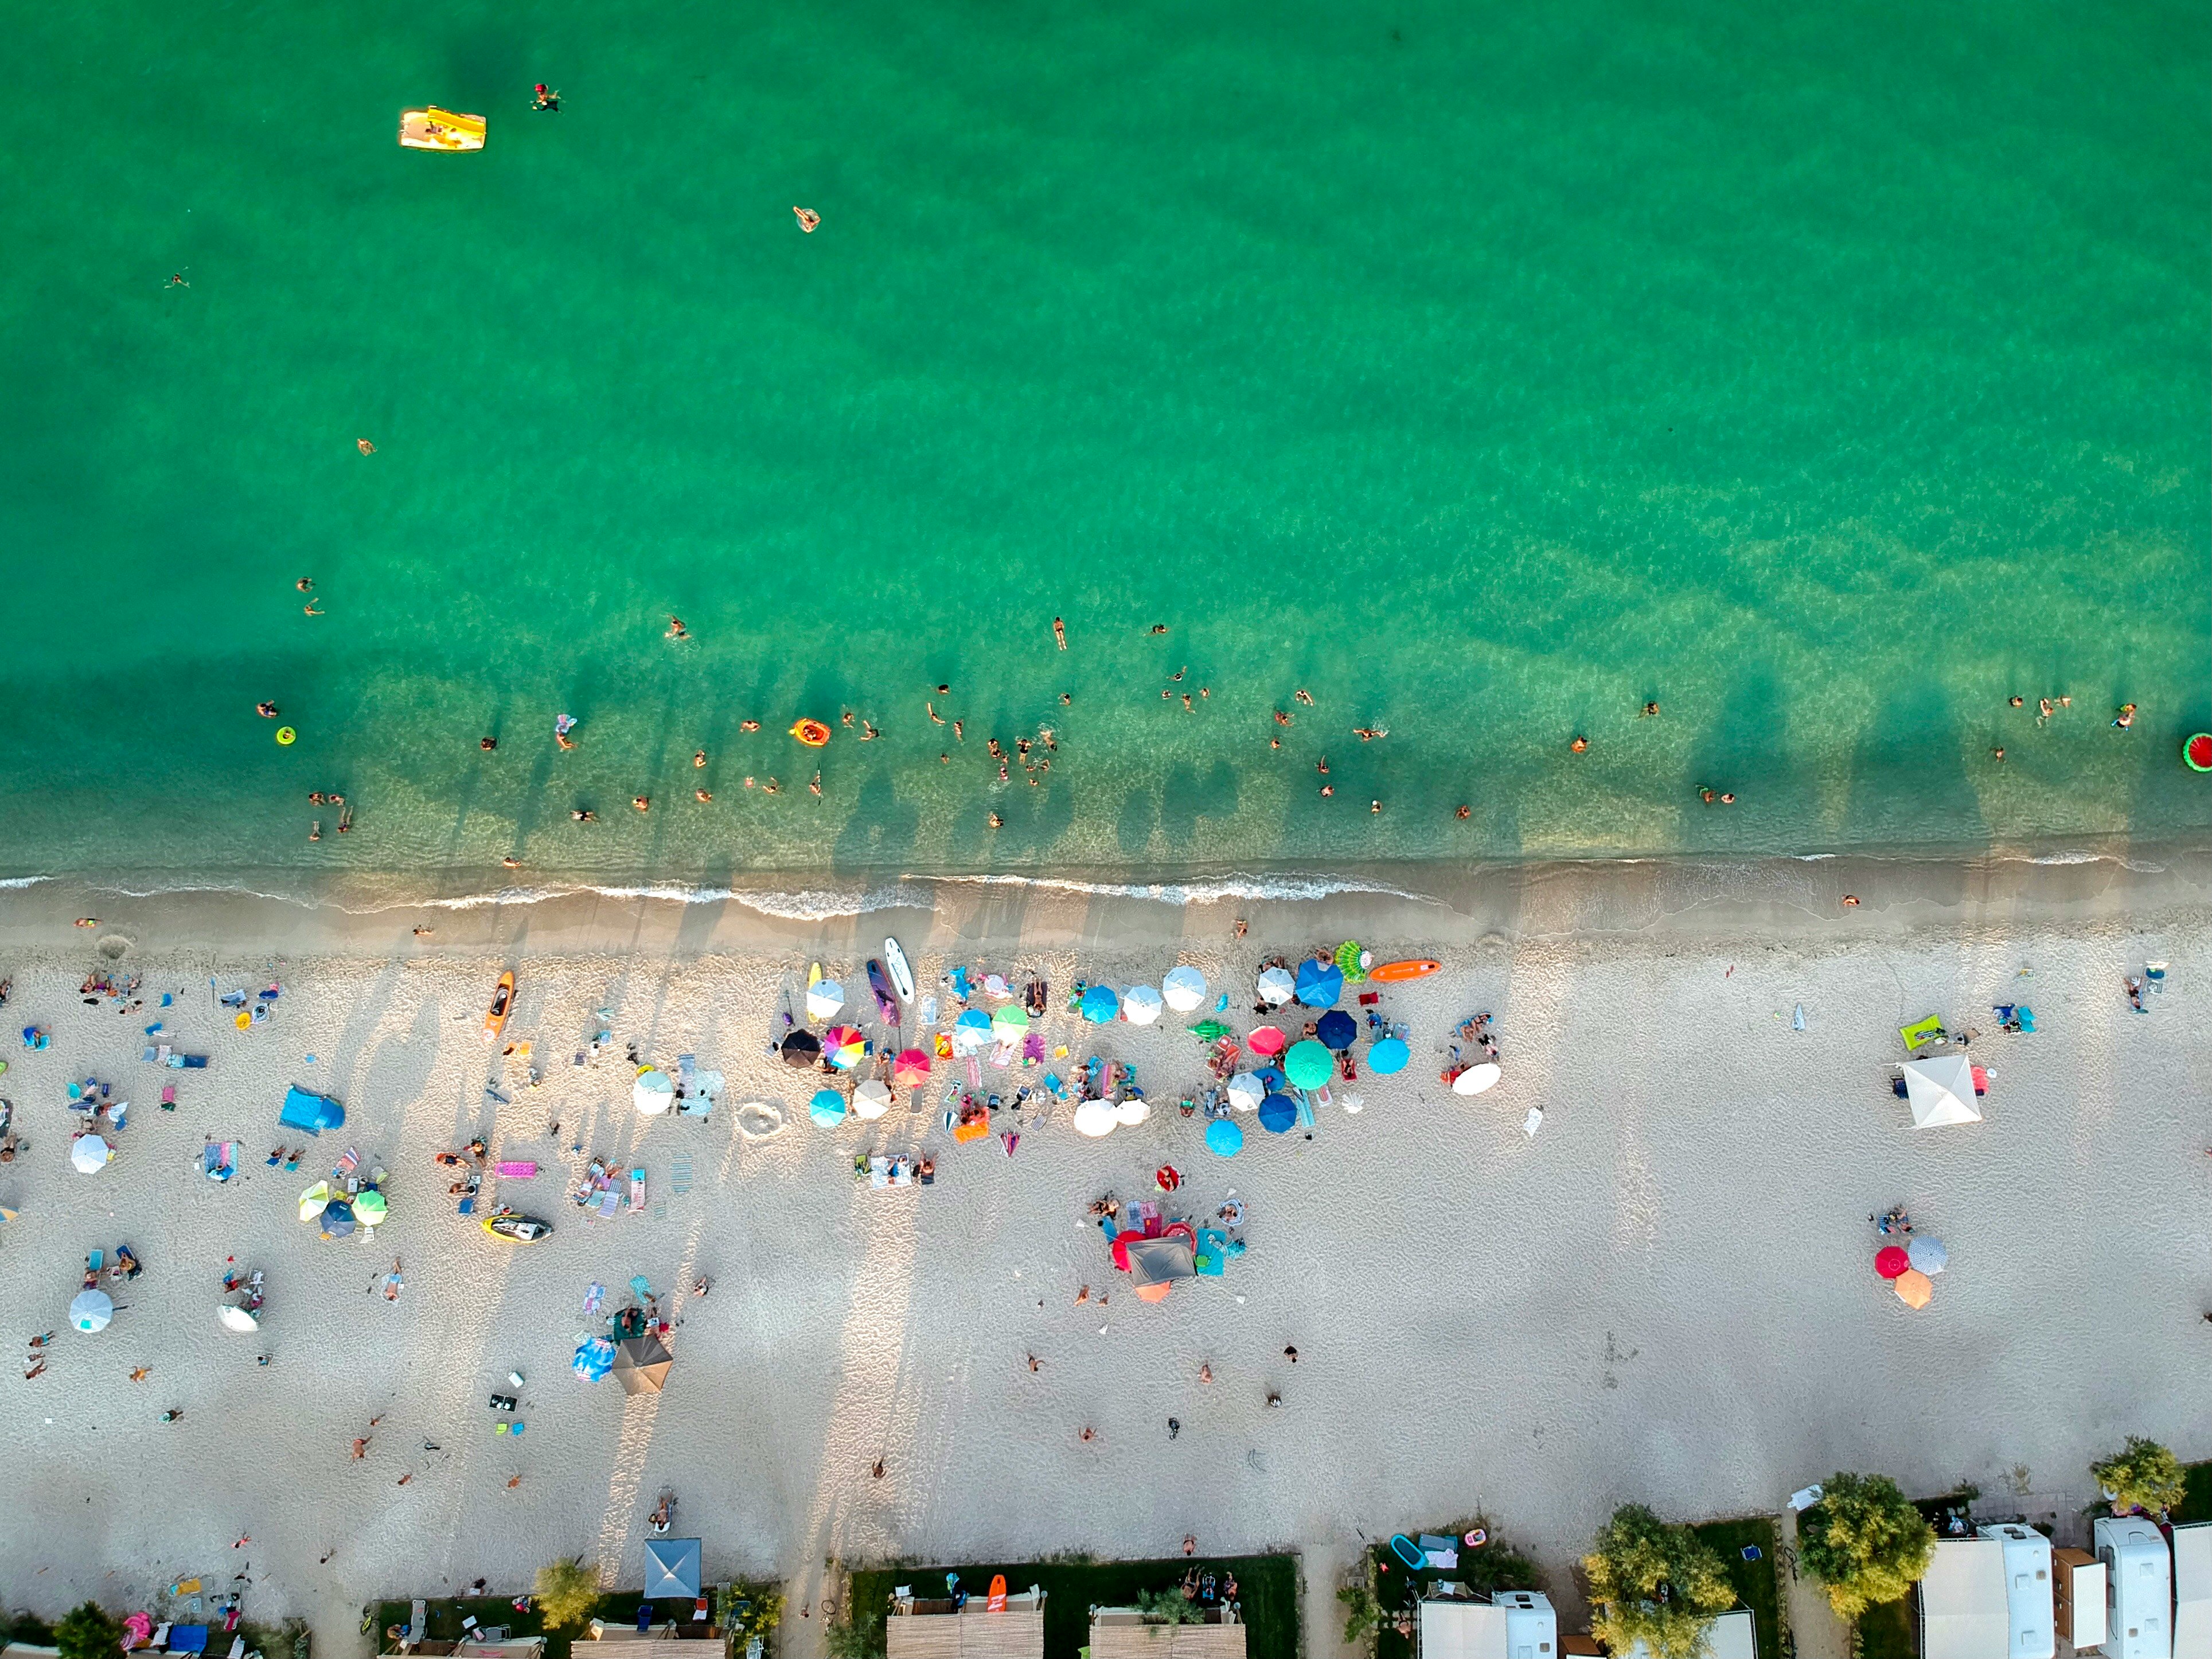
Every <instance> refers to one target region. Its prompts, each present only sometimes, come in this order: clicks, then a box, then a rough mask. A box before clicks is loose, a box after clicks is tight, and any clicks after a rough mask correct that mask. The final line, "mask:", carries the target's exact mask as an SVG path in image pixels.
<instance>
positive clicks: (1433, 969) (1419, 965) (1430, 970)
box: [1367, 961, 1444, 985]
mask: <svg viewBox="0 0 2212 1659" xmlns="http://www.w3.org/2000/svg"><path fill="white" fill-rule="evenodd" d="M1443 966H1444V965H1443V963H1441V962H1414V961H1407V962H1385V963H1377V964H1376V966H1375V967H1372V968H1370V969H1368V970H1367V977H1368V978H1370V979H1371V980H1376V981H1381V982H1382V983H1383V984H1384V985H1396V984H1400V983H1402V982H1403V981H1407V980H1409V979H1426V978H1427V977H1428V976H1429V975H1431V974H1438V973H1442V972H1443Z"/></svg>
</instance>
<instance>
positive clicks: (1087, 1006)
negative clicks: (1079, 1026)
mask: <svg viewBox="0 0 2212 1659" xmlns="http://www.w3.org/2000/svg"><path fill="white" fill-rule="evenodd" d="M1120 1012H1121V998H1119V997H1117V996H1115V994H1114V987H1112V986H1110V985H1094V986H1092V987H1091V988H1090V989H1089V990H1087V991H1085V993H1084V994H1083V1017H1084V1018H1085V1019H1087V1020H1089V1021H1090V1022H1091V1024H1093V1025H1103V1024H1107V1023H1108V1022H1109V1020H1111V1019H1112V1018H1114V1016H1115V1015H1116V1014H1118V1013H1120Z"/></svg>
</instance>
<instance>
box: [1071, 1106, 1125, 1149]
mask: <svg viewBox="0 0 2212 1659" xmlns="http://www.w3.org/2000/svg"><path fill="white" fill-rule="evenodd" d="M1119 1121H1121V1120H1120V1119H1118V1118H1116V1117H1115V1115H1114V1107H1113V1104H1112V1103H1111V1102H1109V1101H1103V1100H1086V1101H1085V1102H1084V1103H1082V1104H1081V1105H1080V1106H1079V1107H1077V1108H1076V1109H1075V1133H1078V1134H1079V1135H1087V1136H1089V1137H1090V1138H1091V1139H1093V1140H1097V1139H1099V1138H1100V1137H1101V1136H1103V1135H1110V1134H1112V1133H1114V1126H1115V1124H1116V1123H1118V1122H1119Z"/></svg>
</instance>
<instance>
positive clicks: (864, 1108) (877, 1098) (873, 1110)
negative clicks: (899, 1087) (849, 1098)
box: [853, 1078, 891, 1119]
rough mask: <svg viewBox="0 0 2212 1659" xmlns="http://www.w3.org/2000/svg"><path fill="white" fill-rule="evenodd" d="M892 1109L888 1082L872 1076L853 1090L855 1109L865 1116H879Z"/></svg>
mask: <svg viewBox="0 0 2212 1659" xmlns="http://www.w3.org/2000/svg"><path fill="white" fill-rule="evenodd" d="M853 1109H854V1111H855V1112H857V1113H858V1114H860V1116H861V1117H863V1118H871V1119H872V1118H878V1117H881V1116H882V1115H884V1113H885V1112H888V1111H889V1110H890V1109H891V1091H890V1085H888V1084H884V1083H880V1082H878V1080H877V1079H874V1078H870V1079H868V1080H867V1081H866V1083H863V1084H862V1085H860V1087H859V1088H857V1089H855V1090H854V1091H853Z"/></svg>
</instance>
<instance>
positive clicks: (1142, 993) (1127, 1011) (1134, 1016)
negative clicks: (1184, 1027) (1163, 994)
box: [1121, 985, 1161, 1025]
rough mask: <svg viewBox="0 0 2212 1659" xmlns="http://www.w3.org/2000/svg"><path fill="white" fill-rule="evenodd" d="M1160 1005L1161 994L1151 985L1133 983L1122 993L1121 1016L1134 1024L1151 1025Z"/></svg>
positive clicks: (1156, 1017)
mask: <svg viewBox="0 0 2212 1659" xmlns="http://www.w3.org/2000/svg"><path fill="white" fill-rule="evenodd" d="M1160 1007H1161V1003H1160V994H1159V993H1158V991H1155V990H1154V989H1152V987H1151V986H1149V985H1132V986H1131V987H1129V988H1128V989H1127V990H1126V991H1124V992H1123V993H1122V994H1121V1018H1124V1019H1126V1020H1127V1021H1128V1022H1129V1024H1132V1025H1150V1024H1152V1022H1153V1021H1154V1020H1156V1019H1158V1018H1159V1017H1160Z"/></svg>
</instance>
